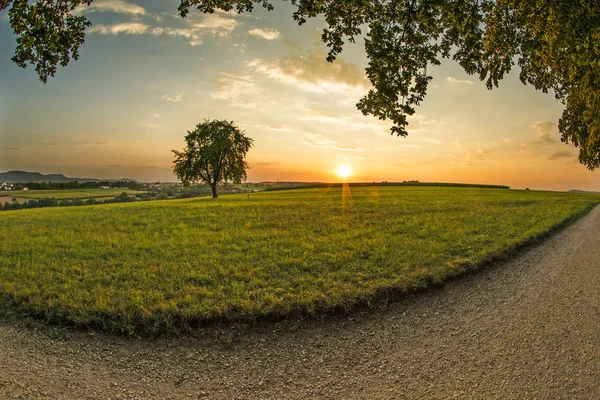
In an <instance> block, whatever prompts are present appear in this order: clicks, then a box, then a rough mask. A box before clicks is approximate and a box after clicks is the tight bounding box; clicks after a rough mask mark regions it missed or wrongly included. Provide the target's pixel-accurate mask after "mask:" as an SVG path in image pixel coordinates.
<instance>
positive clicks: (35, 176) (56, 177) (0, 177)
mask: <svg viewBox="0 0 600 400" xmlns="http://www.w3.org/2000/svg"><path fill="white" fill-rule="evenodd" d="M99 180H100V179H94V178H68V177H66V176H64V175H63V174H48V175H44V174H40V173H39V172H26V171H8V172H0V181H2V182H21V183H26V182H73V181H78V182H90V181H99ZM107 180H112V179H107Z"/></svg>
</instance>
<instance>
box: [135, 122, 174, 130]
mask: <svg viewBox="0 0 600 400" xmlns="http://www.w3.org/2000/svg"><path fill="white" fill-rule="evenodd" d="M139 125H140V126H141V127H142V128H149V129H160V130H162V129H167V128H166V127H164V126H162V125H158V124H149V123H140V124H139Z"/></svg>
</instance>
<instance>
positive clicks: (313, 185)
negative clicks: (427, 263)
mask: <svg viewBox="0 0 600 400" xmlns="http://www.w3.org/2000/svg"><path fill="white" fill-rule="evenodd" d="M342 185H344V184H343V183H310V184H306V185H295V186H288V187H269V188H266V189H264V190H265V191H275V190H290V189H308V188H330V187H341V186H342ZM348 185H349V186H351V187H363V186H441V187H462V188H480V189H510V187H509V186H504V185H486V184H477V183H449V182H419V181H404V182H387V181H383V182H358V183H349V184H348Z"/></svg>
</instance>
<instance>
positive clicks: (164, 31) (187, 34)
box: [150, 27, 203, 47]
mask: <svg viewBox="0 0 600 400" xmlns="http://www.w3.org/2000/svg"><path fill="white" fill-rule="evenodd" d="M150 33H152V34H153V35H155V36H160V35H167V36H173V37H184V38H186V39H189V41H190V45H191V46H192V47H193V46H200V45H201V44H202V43H203V41H202V38H201V37H200V31H199V30H198V29H193V28H168V27H167V28H163V27H156V28H152V30H151V31H150Z"/></svg>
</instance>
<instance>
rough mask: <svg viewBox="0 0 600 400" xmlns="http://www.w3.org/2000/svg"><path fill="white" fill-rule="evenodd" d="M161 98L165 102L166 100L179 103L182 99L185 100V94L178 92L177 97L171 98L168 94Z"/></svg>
mask: <svg viewBox="0 0 600 400" xmlns="http://www.w3.org/2000/svg"><path fill="white" fill-rule="evenodd" d="M160 98H161V99H163V100H166V101H170V102H171V103H179V102H180V101H181V99H183V93H182V92H176V93H175V96H169V95H167V94H163V95H162V96H161V97H160Z"/></svg>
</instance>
